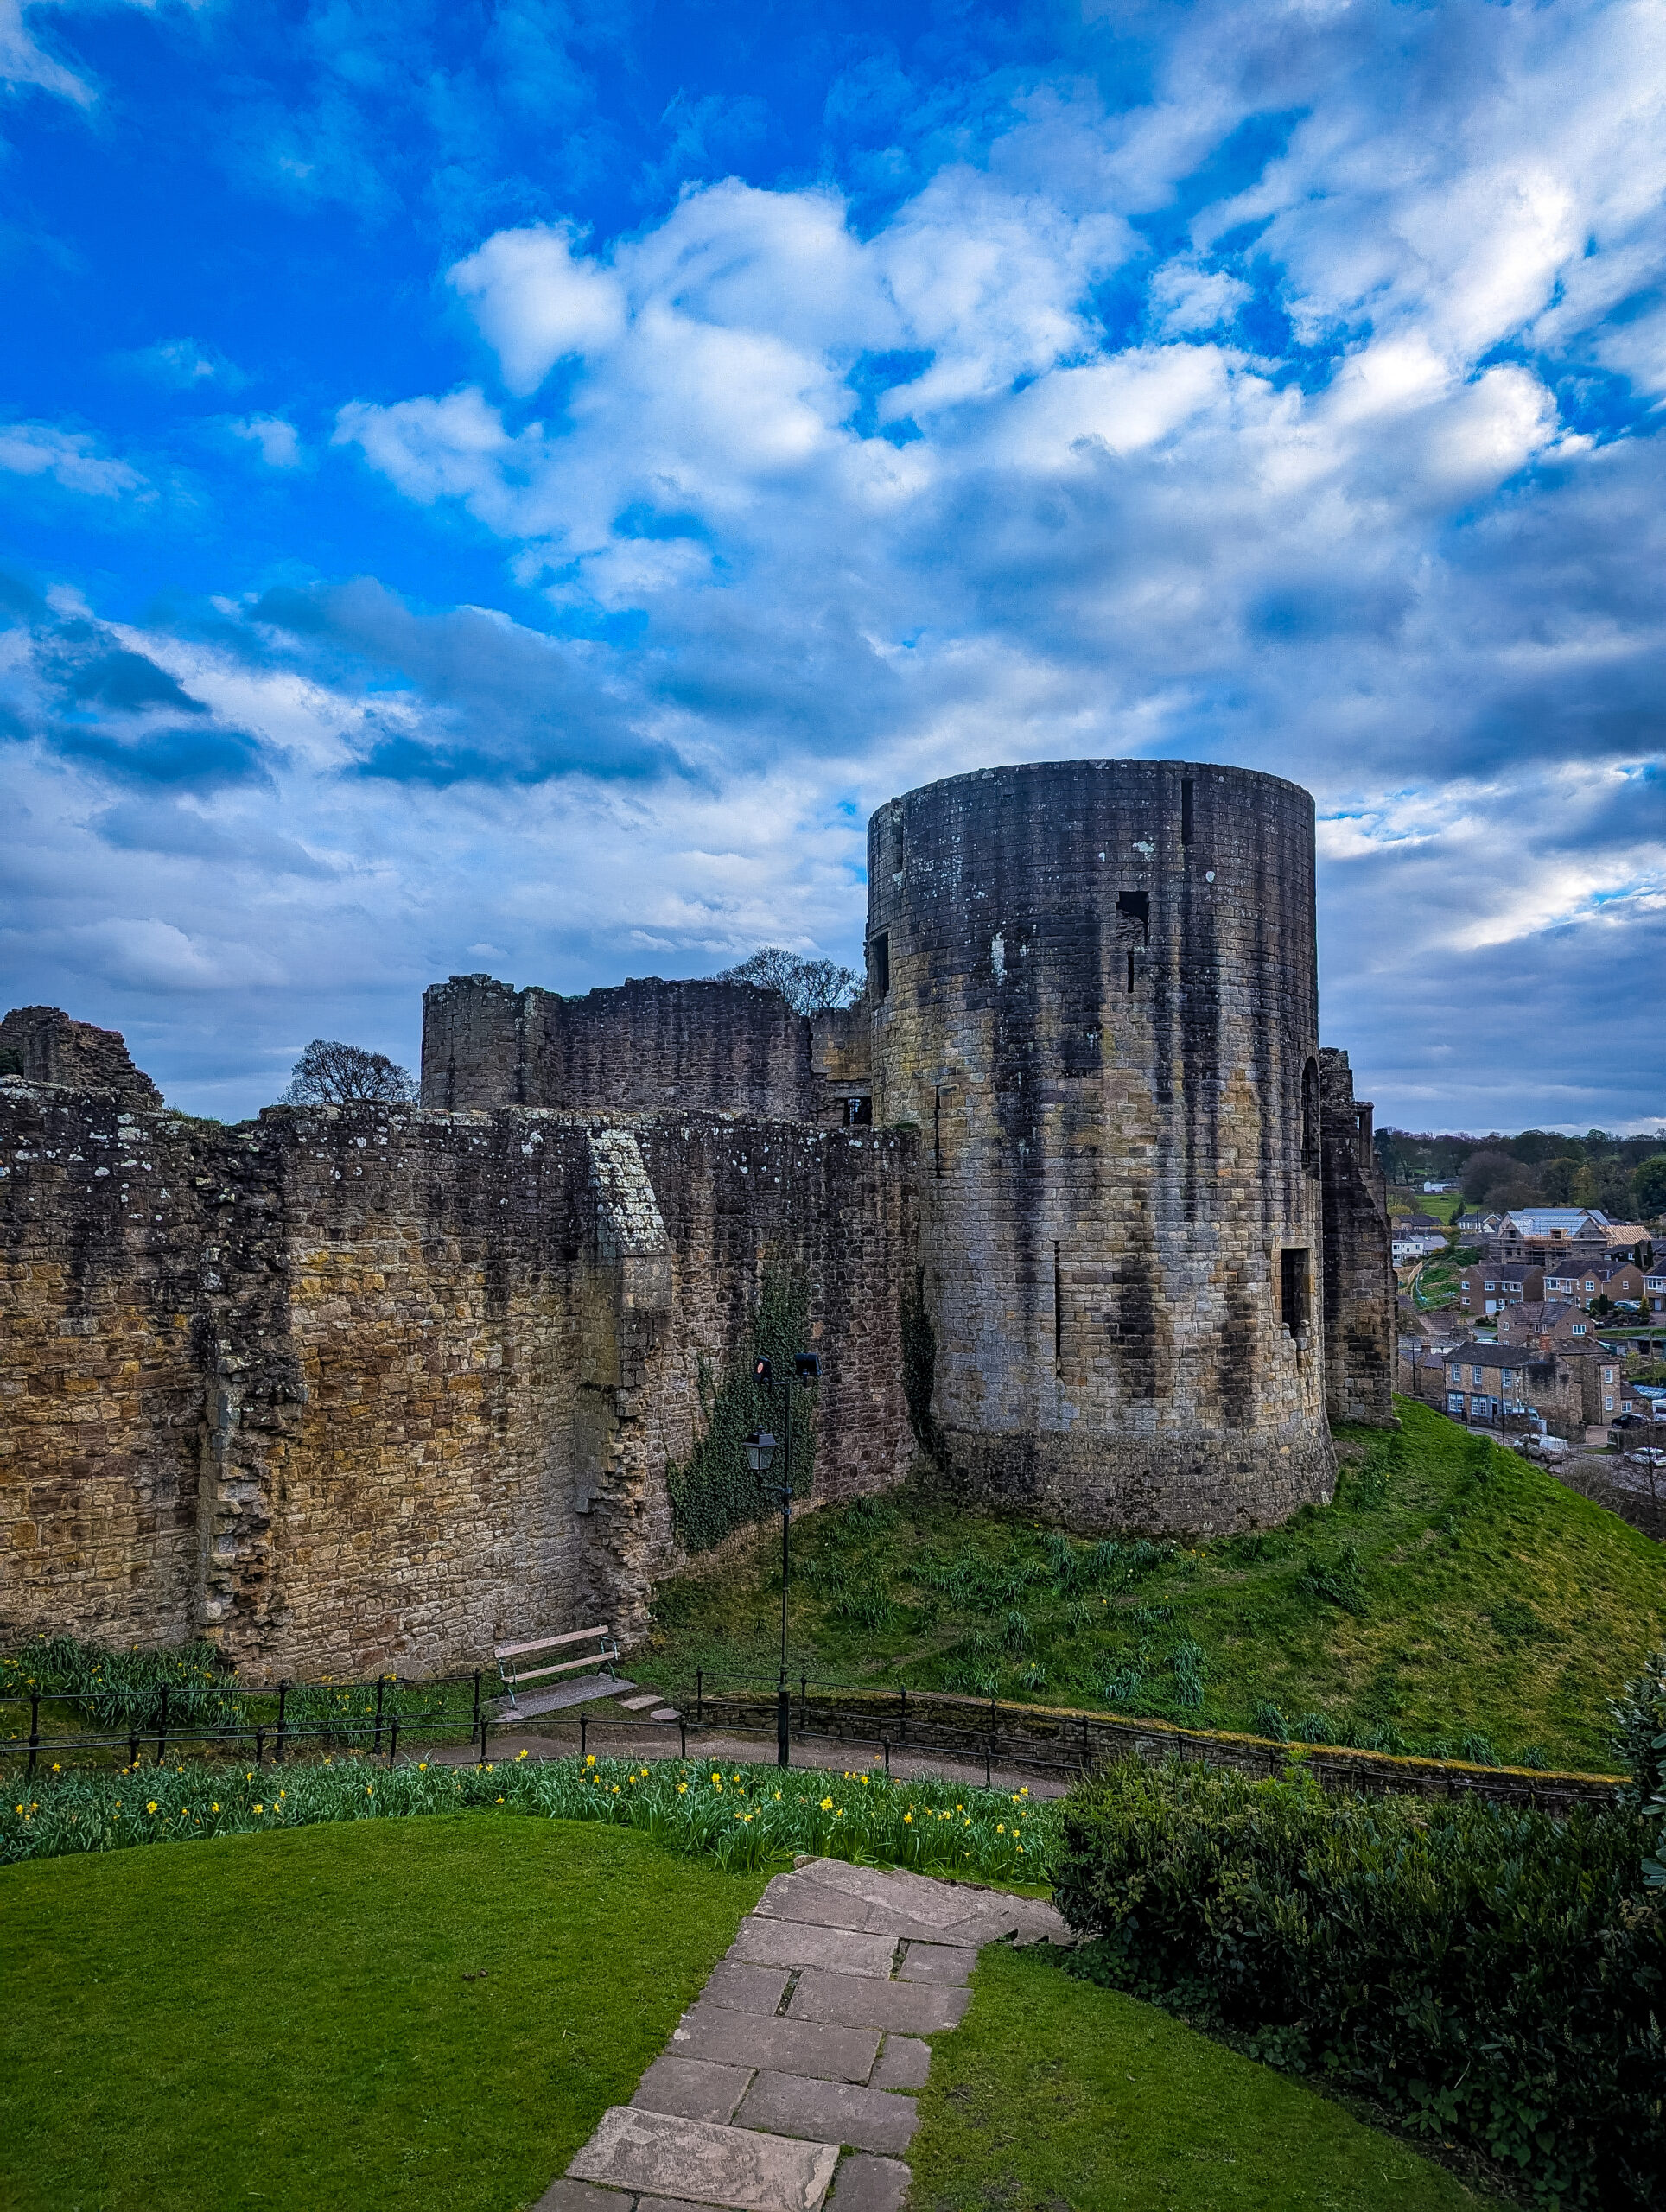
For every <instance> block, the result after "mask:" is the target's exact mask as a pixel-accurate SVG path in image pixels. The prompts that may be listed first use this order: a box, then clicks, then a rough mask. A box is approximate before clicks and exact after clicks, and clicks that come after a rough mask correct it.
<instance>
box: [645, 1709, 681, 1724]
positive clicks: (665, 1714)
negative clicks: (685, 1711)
mask: <svg viewBox="0 0 1666 2212" xmlns="http://www.w3.org/2000/svg"><path fill="white" fill-rule="evenodd" d="M648 1718H649V1719H650V1720H658V1721H670V1720H680V1719H682V1718H683V1716H682V1714H681V1713H679V1712H678V1711H677V1707H675V1706H674V1705H662V1706H660V1707H658V1708H657V1709H656V1710H655V1711H654V1712H652V1713H650V1714H649V1715H648Z"/></svg>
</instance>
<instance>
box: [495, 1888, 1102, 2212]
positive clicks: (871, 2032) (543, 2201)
mask: <svg viewBox="0 0 1666 2212" xmlns="http://www.w3.org/2000/svg"><path fill="white" fill-rule="evenodd" d="M1013 1940H1016V1941H1017V1942H1021V1943H1034V1942H1068V1941H1069V1940H1070V1937H1069V1935H1068V1932H1067V1930H1066V1929H1065V1923H1064V1922H1063V1920H1062V1919H1061V1918H1060V1917H1059V1914H1058V1913H1057V1912H1056V1911H1055V1910H1054V1909H1053V1907H1052V1905H1050V1904H1038V1903H1037V1902H1036V1901H1035V1900H1034V1899H1033V1898H1029V1897H1008V1896H1005V1895H1004V1894H1002V1892H1001V1891H996V1890H976V1889H970V1888H966V1887H963V1886H962V1885H959V1884H957V1883H953V1882H934V1881H932V1880H929V1879H928V1878H926V1877H925V1876H924V1875H920V1874H910V1873H904V1872H881V1871H880V1870H878V1869H876V1868H874V1867H868V1866H848V1865H847V1864H846V1863H845V1862H844V1861H843V1859H801V1860H800V1861H799V1863H798V1866H796V1867H795V1868H794V1869H793V1871H792V1873H790V1874H778V1875H777V1876H776V1877H775V1878H774V1880H773V1882H772V1883H771V1884H770V1885H769V1887H768V1888H767V1889H766V1891H764V1894H763V1896H762V1897H760V1900H759V1902H758V1906H757V1909H756V1910H755V1911H754V1912H753V1913H752V1914H751V1915H750V1916H749V1917H748V1918H747V1919H746V1920H743V1921H742V1922H741V1929H740V1932H739V1934H738V1935H737V1936H735V1939H734V1942H733V1943H732V1944H731V1945H730V1947H729V1950H728V1956H727V1957H725V1958H723V1959H722V1960H720V1961H718V1964H717V1965H716V1967H715V1968H714V1969H713V1972H712V1975H711V1979H710V1980H709V1981H708V1983H707V1984H706V1986H705V1988H704V1989H703V1991H702V1992H701V1993H700V1996H699V1997H698V1999H696V2002H695V2003H694V2005H692V2006H690V2009H689V2011H688V2012H685V2013H684V2015H683V2018H682V2019H681V2020H680V2021H679V2022H678V2024H677V2027H676V2028H675V2029H674V2030H673V2031H672V2033H671V2042H670V2044H669V2045H668V2046H667V2048H666V2050H664V2053H663V2054H662V2056H659V2057H658V2058H657V2059H655V2061H654V2063H653V2064H652V2066H651V2067H650V2068H649V2069H648V2070H647V2072H646V2073H645V2075H643V2077H642V2081H641V2084H640V2086H639V2088H638V2089H637V2093H636V2094H635V2095H634V2096H633V2098H632V2100H631V2101H630V2103H629V2104H628V2105H615V2106H614V2107H613V2108H612V2110H611V2111H609V2112H607V2113H604V2114H603V2115H602V2120H601V2126H599V2127H598V2128H597V2129H596V2132H595V2134H594V2135H593V2136H592V2137H591V2138H590V2139H589V2141H588V2143H587V2144H586V2145H584V2148H583V2149H582V2151H581V2152H579V2154H578V2156H577V2157H576V2158H575V2159H574V2160H573V2162H572V2164H571V2165H570V2166H569V2168H568V2170H567V2172H566V2174H565V2175H564V2176H563V2177H562V2178H561V2179H560V2180H559V2181H557V2182H556V2183H553V2184H552V2185H551V2186H550V2190H548V2191H547V2193H546V2194H545V2195H544V2196H543V2197H542V2198H540V2200H539V2202H538V2204H537V2209H536V2212H694V2208H709V2207H711V2206H715V2205H721V2206H723V2207H726V2208H729V2209H730V2212H822V2208H823V2206H825V2207H826V2212H898V2208H899V2207H900V2205H901V2203H902V2201H903V2196H904V2194H905V2192H906V2189H907V2186H908V2168H907V2166H906V2164H905V2163H904V2160H903V2156H902V2154H903V2153H904V2152H906V2150H907V2148H908V2144H909V2139H910V2138H911V2137H912V2134H913V2132H914V2127H915V2111H914V2099H913V2097H912V2095H911V2094H909V2093H910V2092H911V2091H912V2090H914V2089H919V2088H924V2087H925V2077H926V2073H927V2070H928V2069H929V2068H930V2065H931V2063H932V2045H931V2041H930V2038H931V2037H933V2036H938V2035H944V2034H947V2033H948V2032H949V2031H951V2030H952V2029H953V2028H954V2027H955V2026H956V2024H957V2023H958V2021H959V2019H960V2018H961V2015H962V2014H963V2012H964V2011H965V2009H966V2007H967V2005H968V2004H969V2003H970V2001H971V1993H970V1990H969V1989H968V1988H967V1986H966V1985H967V1982H968V1980H969V1979H970V1974H971V1970H972V1965H973V1962H974V1961H975V1960H976V1956H977V1953H978V1948H979V1946H980V1945H981V1944H984V1943H998V1942H1010V1941H1013Z"/></svg>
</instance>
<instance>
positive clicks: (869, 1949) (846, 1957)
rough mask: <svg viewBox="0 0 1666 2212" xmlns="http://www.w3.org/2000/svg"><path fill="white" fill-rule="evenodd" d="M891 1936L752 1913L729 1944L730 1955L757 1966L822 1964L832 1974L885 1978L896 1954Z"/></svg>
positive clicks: (820, 1965)
mask: <svg viewBox="0 0 1666 2212" xmlns="http://www.w3.org/2000/svg"><path fill="white" fill-rule="evenodd" d="M896 1949H897V1943H896V1938H895V1936H859V1935H853V1934H851V1933H850V1932H849V1930H848V1929H843V1928H807V1927H804V1926H803V1925H801V1924H800V1923H798V1921H793V1920H765V1919H762V1918H760V1917H759V1916H757V1915H756V1914H753V1915H751V1916H748V1917H747V1919H745V1920H743V1921H742V1922H741V1928H740V1933H739V1934H738V1935H737V1936H735V1939H734V1942H733V1943H732V1944H730V1946H729V1951H728V1955H729V1956H730V1958H732V1959H745V1960H747V1961H748V1962H749V1963H750V1964H752V1965H754V1966H760V1967H825V1968H827V1969H828V1970H829V1971H830V1972H831V1973H833V1974H853V1975H854V1974H876V1975H878V1976H880V1977H881V1979H884V1980H888V1979H889V1978H890V1973H891V1961H892V1960H893V1958H894V1957H895V1955H896Z"/></svg>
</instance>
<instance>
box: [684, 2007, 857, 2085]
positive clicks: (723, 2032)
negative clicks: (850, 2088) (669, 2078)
mask: <svg viewBox="0 0 1666 2212" xmlns="http://www.w3.org/2000/svg"><path fill="white" fill-rule="evenodd" d="M671 2049H672V2050H674V2051H676V2052H677V2054H678V2056H681V2057H684V2058H706V2059H710V2060H711V2061H713V2062H714V2063H715V2064H717V2065H719V2066H747V2067H751V2066H770V2067H775V2068H777V2069H779V2070H780V2071H781V2072H782V2073H786V2074H804V2075H816V2076H817V2078H818V2079H819V2080H822V2081H827V2082H865V2081H866V2080H867V2079H868V2075H870V2074H871V2073H872V2072H873V2070H874V2060H875V2059H876V2058H877V2057H878V2056H879V2050H880V2039H879V2036H878V2033H877V2031H875V2030H874V2029H873V2028H862V2027H855V2028H852V2027H844V2026H841V2025H839V2024H836V2023H834V2022H829V2021H824V2020H794V2019H792V2018H787V2019H766V2018H764V2016H763V2014H762V2013H761V2012H727V2011H725V2010H724V2008H723V2007H722V2005H696V2006H695V2007H694V2009H693V2010H692V2011H691V2012H684V2015H683V2018H682V2019H681V2020H680V2021H679V2022H678V2023H677V2026H676V2027H675V2028H674V2029H673V2030H672V2031H671Z"/></svg>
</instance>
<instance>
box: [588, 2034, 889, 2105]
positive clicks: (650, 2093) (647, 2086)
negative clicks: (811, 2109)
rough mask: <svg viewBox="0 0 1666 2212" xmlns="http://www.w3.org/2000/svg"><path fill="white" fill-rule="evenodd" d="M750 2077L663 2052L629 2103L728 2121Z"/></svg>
mask: <svg viewBox="0 0 1666 2212" xmlns="http://www.w3.org/2000/svg"><path fill="white" fill-rule="evenodd" d="M751 2078H752V2069H750V2068H749V2067H746V2066H717V2065H714V2064H713V2063H712V2062H711V2061H710V2060H709V2059H706V2058H684V2057H681V2056H677V2054H676V2053H674V2052H671V2051H666V2052H665V2053H664V2056H662V2057H659V2058H656V2059H655V2061H654V2063H653V2064H652V2066H651V2067H650V2068H649V2069H648V2070H647V2072H646V2073H645V2075H643V2076H642V2079H641V2081H640V2082H639V2084H638V2085H637V2092H636V2094H635V2095H634V2096H633V2098H632V2099H631V2102H632V2103H633V2105H636V2106H638V2107H640V2109H641V2110H642V2111H644V2112H666V2113H675V2114H676V2116H677V2118H678V2119H679V2120H720V2121H722V2120H732V2119H733V2118H734V2107H736V2105H738V2104H739V2103H740V2101H741V2097H742V2095H743V2094H745V2090H746V2086H747V2082H749V2081H750V2080H751ZM895 2086H896V2087H897V2088H912V2087H913V2086H914V2084H913V2083H912V2082H898V2083H897V2084H896V2085H895Z"/></svg>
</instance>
